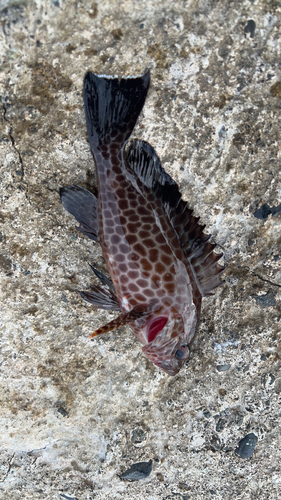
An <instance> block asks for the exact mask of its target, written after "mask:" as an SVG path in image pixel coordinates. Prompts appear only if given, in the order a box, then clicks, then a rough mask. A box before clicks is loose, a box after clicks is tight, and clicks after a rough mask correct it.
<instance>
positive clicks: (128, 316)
mask: <svg viewBox="0 0 281 500" xmlns="http://www.w3.org/2000/svg"><path fill="white" fill-rule="evenodd" d="M147 311H148V307H147V306H136V307H134V309H132V310H131V311H129V312H127V313H123V314H121V315H120V316H117V318H115V319H113V320H112V321H110V322H109V323H107V324H106V325H104V326H101V327H100V328H98V329H97V330H96V331H95V332H94V333H92V335H90V337H89V338H90V339H91V338H93V337H95V336H96V335H100V334H101V333H107V332H111V331H112V330H117V328H120V326H124V325H127V324H128V323H130V321H134V320H136V319H138V318H140V317H141V316H143V315H144V314H145V313H146V312H147Z"/></svg>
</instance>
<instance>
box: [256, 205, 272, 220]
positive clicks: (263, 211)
mask: <svg viewBox="0 0 281 500" xmlns="http://www.w3.org/2000/svg"><path fill="white" fill-rule="evenodd" d="M270 214H271V208H270V206H269V205H267V203H265V204H264V205H262V207H260V208H259V209H258V210H256V211H255V212H254V217H256V218H257V219H261V220H263V219H267V217H268V216H269V215H270Z"/></svg>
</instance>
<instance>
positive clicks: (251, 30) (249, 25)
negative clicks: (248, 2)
mask: <svg viewBox="0 0 281 500" xmlns="http://www.w3.org/2000/svg"><path fill="white" fill-rule="evenodd" d="M255 29H256V23H255V21H253V19H249V21H248V23H247V25H246V26H245V28H244V32H245V33H250V37H251V38H254V34H255Z"/></svg>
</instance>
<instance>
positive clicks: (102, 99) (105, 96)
mask: <svg viewBox="0 0 281 500" xmlns="http://www.w3.org/2000/svg"><path fill="white" fill-rule="evenodd" d="M149 83H150V72H149V71H147V72H146V73H145V74H144V75H143V76H139V77H124V78H121V79H119V78H117V77H110V76H103V75H96V74H94V73H91V72H90V71H89V72H88V73H86V75H85V79H84V104H85V112H86V121H87V129H88V135H89V139H90V144H91V149H92V151H93V153H95V151H96V149H97V147H98V146H101V145H105V144H110V143H111V142H113V141H114V142H116V143H117V144H120V148H121V147H122V145H123V144H124V143H125V142H126V140H127V139H128V138H129V136H130V135H131V133H132V131H133V128H134V126H135V123H136V121H137V119H138V116H139V114H140V112H141V110H142V108H143V105H144V102H145V99H146V95H147V92H148V88H149Z"/></svg>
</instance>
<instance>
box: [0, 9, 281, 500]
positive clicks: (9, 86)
mask: <svg viewBox="0 0 281 500" xmlns="http://www.w3.org/2000/svg"><path fill="white" fill-rule="evenodd" d="M0 5H1V12H0V19H1V32H0V54H1V63H0V64H1V67H0V85H1V91H0V93H1V108H2V112H1V146H0V147H1V150H0V155H1V172H0V177H1V228H0V230H1V238H0V239H1V243H0V259H1V260H0V264H1V318H0V324H1V386H0V401H1V403H0V414H1V424H0V425H1V432H0V441H1V484H0V496H1V498H4V499H7V500H8V499H22V498H28V499H41V498H44V499H46V500H50V499H72V500H74V499H77V500H90V499H97V500H99V499H102V500H103V499H122V500H133V499H145V500H146V499H152V500H160V499H161V500H162V499H163V500H168V499H169V500H187V499H192V500H193V499H194V500H199V499H200V500H201V499H204V500H205V499H214V500H219V499H230V498H231V499H237V500H238V499H241V500H242V499H243V500H246V499H260V500H264V499H276V500H277V499H279V498H280V497H281V470H280V469H281V466H280V448H281V446H280V445H281V443H280V441H281V439H280V410H281V406H280V404H281V400H280V393H281V372H280V367H281V360H280V357H281V342H280V323H281V322H280V311H281V302H280V291H281V289H280V287H281V270H280V262H281V260H280V259H281V251H280V243H281V237H280V227H281V213H280V203H281V200H280V197H281V196H280V195H281V187H280V130H281V127H280V111H281V67H280V61H281V59H280V53H281V47H280V19H281V18H280V16H281V2H280V0H233V1H231V0H221V1H217V0H197V1H196V0H193V1H191V0H190V1H181V0H174V1H173V2H171V1H170V0H144V1H143V2H140V1H137V0H124V1H121V0H107V1H102V0H100V1H98V2H97V3H93V2H91V1H87V0H85V1H82V0H80V1H74V0H73V1H71V0H66V1H65V2H64V1H62V0H56V1H52V0H45V1H44V0H36V1H34V2H32V1H29V0H26V1H25V2H23V1H18V2H11V1H9V0H5V1H3V0H2V1H1V2H0ZM147 68H150V69H151V77H152V85H151V90H150V93H149V97H148V99H147V102H146V105H145V108H144V111H143V113H142V115H141V117H140V120H139V122H138V125H137V127H136V129H135V132H134V135H135V136H136V137H138V138H142V139H145V140H147V141H149V142H150V143H151V144H152V145H153V146H154V147H155V148H156V150H157V152H158V154H159V156H160V158H161V160H162V163H163V166H164V167H165V168H166V170H167V171H168V172H169V173H170V174H171V175H172V176H173V177H174V178H175V179H176V181H177V182H178V184H179V186H180V189H181V191H182V193H183V196H184V198H185V199H186V200H188V201H189V204H190V206H191V207H192V208H194V211H195V214H196V215H200V216H201V220H202V222H203V223H204V224H206V226H207V228H206V230H207V232H209V233H211V234H212V235H213V237H214V240H215V241H216V242H217V243H218V250H219V251H220V250H223V252H224V256H225V257H224V259H225V262H226V264H227V271H226V272H225V279H226V283H225V286H224V287H223V288H222V289H219V290H217V291H216V293H215V295H214V296H213V297H211V298H208V299H204V301H203V310H202V319H201V325H200V329H199V332H198V336H197V340H196V342H195V345H194V349H193V354H192V358H191V360H190V362H189V363H188V365H187V366H185V367H184V368H183V369H182V370H181V372H180V373H179V374H178V375H177V376H176V377H174V378H172V377H169V376H168V375H165V374H164V373H162V372H160V370H158V369H157V368H156V367H155V366H153V365H152V364H151V363H150V362H149V361H148V360H146V358H145V357H144V356H143V355H142V353H141V346H140V344H139V343H138V342H137V341H136V340H135V339H134V337H133V334H132V332H131V331H130V329H129V328H124V329H122V330H120V331H118V332H113V333H110V334H108V335H106V336H104V337H101V338H97V339H95V340H94V341H93V342H91V341H89V339H88V337H89V335H90V334H91V333H92V332H93V330H94V329H95V328H96V327H97V326H100V325H102V324H104V323H105V322H106V321H108V320H110V319H112V318H113V317H114V313H110V312H104V311H100V310H95V309H94V308H93V307H91V306H90V305H89V304H87V303H85V302H83V301H82V300H81V299H80V297H79V295H78V293H77V290H81V289H87V288H88V287H89V286H90V284H91V283H93V282H95V278H94V276H93V273H92V271H91V269H90V268H89V265H88V262H90V263H91V264H93V265H94V266H95V267H97V268H98V269H100V270H101V271H103V272H106V269H105V264H104V260H103V257H102V255H101V251H100V248H99V246H98V244H93V243H92V242H91V241H90V240H88V239H87V238H86V237H83V236H82V235H80V234H79V233H78V232H77V231H76V230H75V222H74V220H73V218H71V217H70V216H69V215H68V214H67V213H66V212H65V211H64V210H63V208H62V206H61V204H60V200H59V196H58V190H59V187H60V186H63V185H67V184H71V183H76V184H80V185H81V186H84V187H87V188H89V189H92V190H94V189H95V172H94V164H93V160H92V157H91V154H90V150H89V144H88V141H87V135H86V125H85V118H84V110H83V101H82V82H83V77H84V74H85V72H86V71H87V70H89V69H91V70H93V71H95V72H97V73H99V74H111V75H114V74H118V75H120V76H121V75H134V74H140V73H143V72H144V71H145V70H146V69H147ZM264 205H267V206H268V207H269V209H268V208H266V207H265V208H262V207H264ZM261 208H262V210H260V209H261ZM257 211H258V212H257ZM254 214H255V215H254ZM249 434H250V438H251V443H252V447H253V449H254V451H253V449H251V450H250V451H251V452H249V448H248V452H246V453H245V456H248V455H251V457H249V458H243V453H242V456H241V455H240V454H238V452H239V453H240V452H241V450H242V449H243V446H244V448H245V446H247V443H246V444H245V441H242V442H241V440H243V438H244V437H246V436H248V435H249ZM253 435H254V437H253ZM250 438H248V437H247V439H250ZM256 439H257V442H256ZM239 442H241V443H240V445H239ZM235 450H236V452H235ZM252 452H253V453H252ZM150 460H151V461H152V462H150ZM139 462H146V464H144V465H142V466H141V467H139V466H135V464H136V463H139ZM151 465H152V471H151V473H150V474H149V471H150V469H151ZM128 470H129V472H126V471H128ZM132 471H133V472H132ZM144 471H148V472H146V473H145V472H144ZM124 472H126V474H124ZM147 474H149V475H147ZM130 475H131V476H130ZM130 478H131V479H137V480H136V481H129V480H128V479H130Z"/></svg>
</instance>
